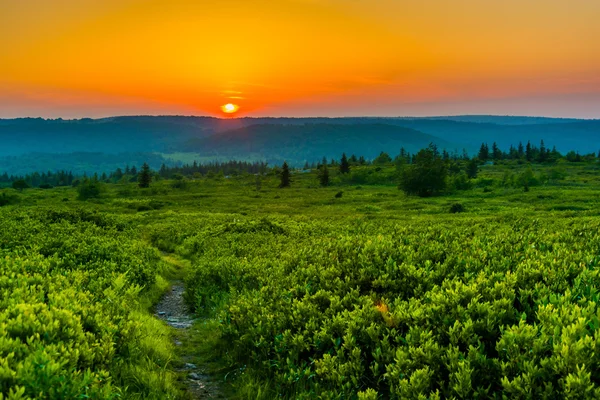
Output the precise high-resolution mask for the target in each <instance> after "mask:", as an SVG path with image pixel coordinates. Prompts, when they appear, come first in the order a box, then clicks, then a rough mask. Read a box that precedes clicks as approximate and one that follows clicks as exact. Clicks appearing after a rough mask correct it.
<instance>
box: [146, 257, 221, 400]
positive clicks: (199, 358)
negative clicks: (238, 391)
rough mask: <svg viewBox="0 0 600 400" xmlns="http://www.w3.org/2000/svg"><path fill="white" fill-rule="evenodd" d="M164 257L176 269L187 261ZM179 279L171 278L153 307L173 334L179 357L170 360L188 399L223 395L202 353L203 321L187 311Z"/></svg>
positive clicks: (181, 283) (180, 268)
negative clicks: (165, 291)
mask: <svg viewBox="0 0 600 400" xmlns="http://www.w3.org/2000/svg"><path fill="white" fill-rule="evenodd" d="M163 260H164V261H165V262H168V263H169V264H172V265H173V266H174V267H175V268H176V269H178V270H180V271H181V270H183V269H184V267H185V263H186V261H183V260H178V259H176V258H174V257H172V256H169V255H163ZM184 291H185V286H184V282H183V281H182V280H179V279H177V280H173V281H171V288H170V289H169V290H168V291H167V293H166V294H165V295H164V296H163V298H162V299H161V300H160V302H159V303H158V304H157V305H156V307H155V316H156V317H157V318H159V319H162V320H163V321H165V322H166V323H167V324H168V325H169V326H171V327H172V328H173V329H174V330H175V332H174V335H173V340H174V344H175V347H176V353H177V356H178V358H179V359H178V360H177V361H175V362H174V363H173V365H174V371H175V372H177V374H178V375H179V380H180V382H181V384H182V389H183V391H184V392H185V395H186V398H188V399H225V398H226V397H225V396H224V395H223V393H222V390H221V387H220V382H218V381H217V380H216V379H215V377H213V376H212V374H211V369H212V368H211V365H210V363H208V362H207V361H206V356H205V355H204V354H202V344H201V343H199V342H200V341H202V333H201V331H200V330H199V329H198V328H200V325H201V324H202V323H203V321H202V320H199V319H196V318H195V316H194V315H193V314H192V313H191V312H190V310H189V308H188V306H187V304H186V302H185V300H184V297H183V294H184Z"/></svg>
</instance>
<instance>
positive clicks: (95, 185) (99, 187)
mask: <svg viewBox="0 0 600 400" xmlns="http://www.w3.org/2000/svg"><path fill="white" fill-rule="evenodd" d="M104 192H105V187H104V183H102V182H99V181H95V180H93V179H85V180H84V181H83V182H81V183H80V184H79V186H77V194H78V199H79V200H89V199H97V198H99V197H101V196H102V194H103V193H104Z"/></svg>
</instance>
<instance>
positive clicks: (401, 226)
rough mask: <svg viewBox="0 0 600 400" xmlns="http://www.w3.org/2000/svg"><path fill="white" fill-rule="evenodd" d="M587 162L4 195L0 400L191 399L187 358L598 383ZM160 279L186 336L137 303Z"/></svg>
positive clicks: (234, 382) (227, 387)
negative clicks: (184, 314) (182, 307)
mask: <svg viewBox="0 0 600 400" xmlns="http://www.w3.org/2000/svg"><path fill="white" fill-rule="evenodd" d="M599 172H600V165H599V164H598V163H597V161H595V160H594V161H587V162H565V161H564V160H561V161H559V162H557V163H555V164H552V165H549V164H545V165H541V164H534V165H528V164H526V163H516V162H501V163H498V165H483V166H481V167H480V170H479V174H478V176H477V178H475V179H472V180H470V181H469V184H468V187H462V188H461V189H462V190H452V191H449V192H448V193H445V194H444V195H441V196H434V197H427V198H420V197H415V196H407V195H406V194H404V193H403V192H402V191H401V190H399V189H398V181H397V173H396V167H394V166H393V165H382V166H360V167H358V166H356V167H353V169H352V171H351V173H350V174H346V175H342V174H339V173H337V172H336V171H335V169H334V168H332V169H331V182H330V185H329V186H327V187H321V186H320V185H319V181H318V179H317V173H316V171H314V170H312V171H300V170H297V171H294V172H293V174H292V184H291V187H290V188H278V185H279V177H278V176H277V174H276V173H275V171H270V172H268V173H267V174H266V175H264V176H255V175H250V174H239V175H231V176H227V177H226V176H223V175H222V174H221V175H211V177H206V176H204V177H202V176H196V178H195V179H183V181H181V180H180V181H174V180H169V179H162V180H158V181H155V182H153V183H152V184H151V186H150V187H149V188H139V187H138V185H137V184H136V183H118V184H106V185H103V191H102V193H101V194H100V195H99V196H97V197H95V198H90V199H88V200H87V201H83V200H80V199H79V198H78V191H77V189H76V188H73V187H56V188H51V189H37V188H36V189H25V190H22V191H18V190H14V189H10V188H5V189H2V190H1V193H0V204H3V206H2V207H0V222H1V226H2V229H1V230H0V292H1V293H2V295H1V297H0V305H1V306H0V399H3V398H7V399H26V398H49V399H50V398H51V399H59V398H61V399H62V398H94V399H95V398H134V399H135V398H156V399H164V398H173V399H175V398H185V397H186V396H188V397H189V393H186V390H185V387H184V385H183V382H184V381H185V380H186V376H185V373H182V372H181V371H180V368H179V367H180V365H181V363H182V355H183V354H185V353H189V354H193V355H194V357H196V362H197V363H198V364H199V365H204V366H206V371H207V374H211V375H212V376H213V377H214V379H216V380H219V381H220V382H221V387H223V392H224V393H223V394H224V396H225V397H227V398H239V399H273V398H283V399H286V398H288V399H292V398H293V399H314V398H321V399H436V398H440V399H441V398H456V399H460V398H479V399H488V398H490V399H500V398H523V399H526V398H547V399H562V398H573V399H575V398H597V397H600V378H599V376H600V375H599V371H600V313H599V309H598V298H599V290H600V273H599V269H598V266H599V263H600V234H599V233H598V232H599V228H600V218H599V215H600V198H599V194H600V173H599ZM522 176H528V177H530V178H531V183H532V184H531V185H526V188H524V187H523V186H521V185H520V184H519V182H520V181H519V178H518V177H522ZM182 182H183V183H182ZM173 259H175V260H180V261H181V262H180V263H178V264H177V265H179V269H178V268H176V267H175V266H174V263H172V262H169V260H173ZM174 276H177V277H181V279H183V280H184V282H185V286H186V291H185V295H184V296H185V299H186V301H187V302H188V304H189V305H190V307H191V309H192V310H193V311H194V312H195V314H196V315H197V317H198V319H197V322H196V323H195V324H194V326H193V328H191V329H190V330H189V332H188V337H187V339H186V342H185V343H183V345H182V346H176V345H175V344H174V343H173V330H172V328H169V327H168V326H167V325H166V324H164V323H163V322H162V321H160V320H158V319H157V318H155V317H154V316H153V312H154V308H153V307H154V305H155V304H156V303H157V301H158V300H159V299H160V297H161V296H162V294H163V293H165V292H166V291H167V290H168V287H169V284H170V283H169V282H170V281H171V280H172V279H173V277H174Z"/></svg>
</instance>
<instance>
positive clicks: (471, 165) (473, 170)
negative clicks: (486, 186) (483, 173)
mask: <svg viewBox="0 0 600 400" xmlns="http://www.w3.org/2000/svg"><path fill="white" fill-rule="evenodd" d="M478 168H479V160H477V159H476V158H475V157H473V158H472V159H470V160H469V162H467V166H466V168H465V172H466V173H467V177H468V178H469V179H474V178H477V169H478Z"/></svg>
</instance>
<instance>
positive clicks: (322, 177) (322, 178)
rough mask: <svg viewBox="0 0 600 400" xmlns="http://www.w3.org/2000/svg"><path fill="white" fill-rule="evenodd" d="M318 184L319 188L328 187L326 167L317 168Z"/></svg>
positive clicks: (327, 170)
mask: <svg viewBox="0 0 600 400" xmlns="http://www.w3.org/2000/svg"><path fill="white" fill-rule="evenodd" d="M319 183H320V184H321V186H329V169H328V168H327V165H322V166H321V168H319Z"/></svg>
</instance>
